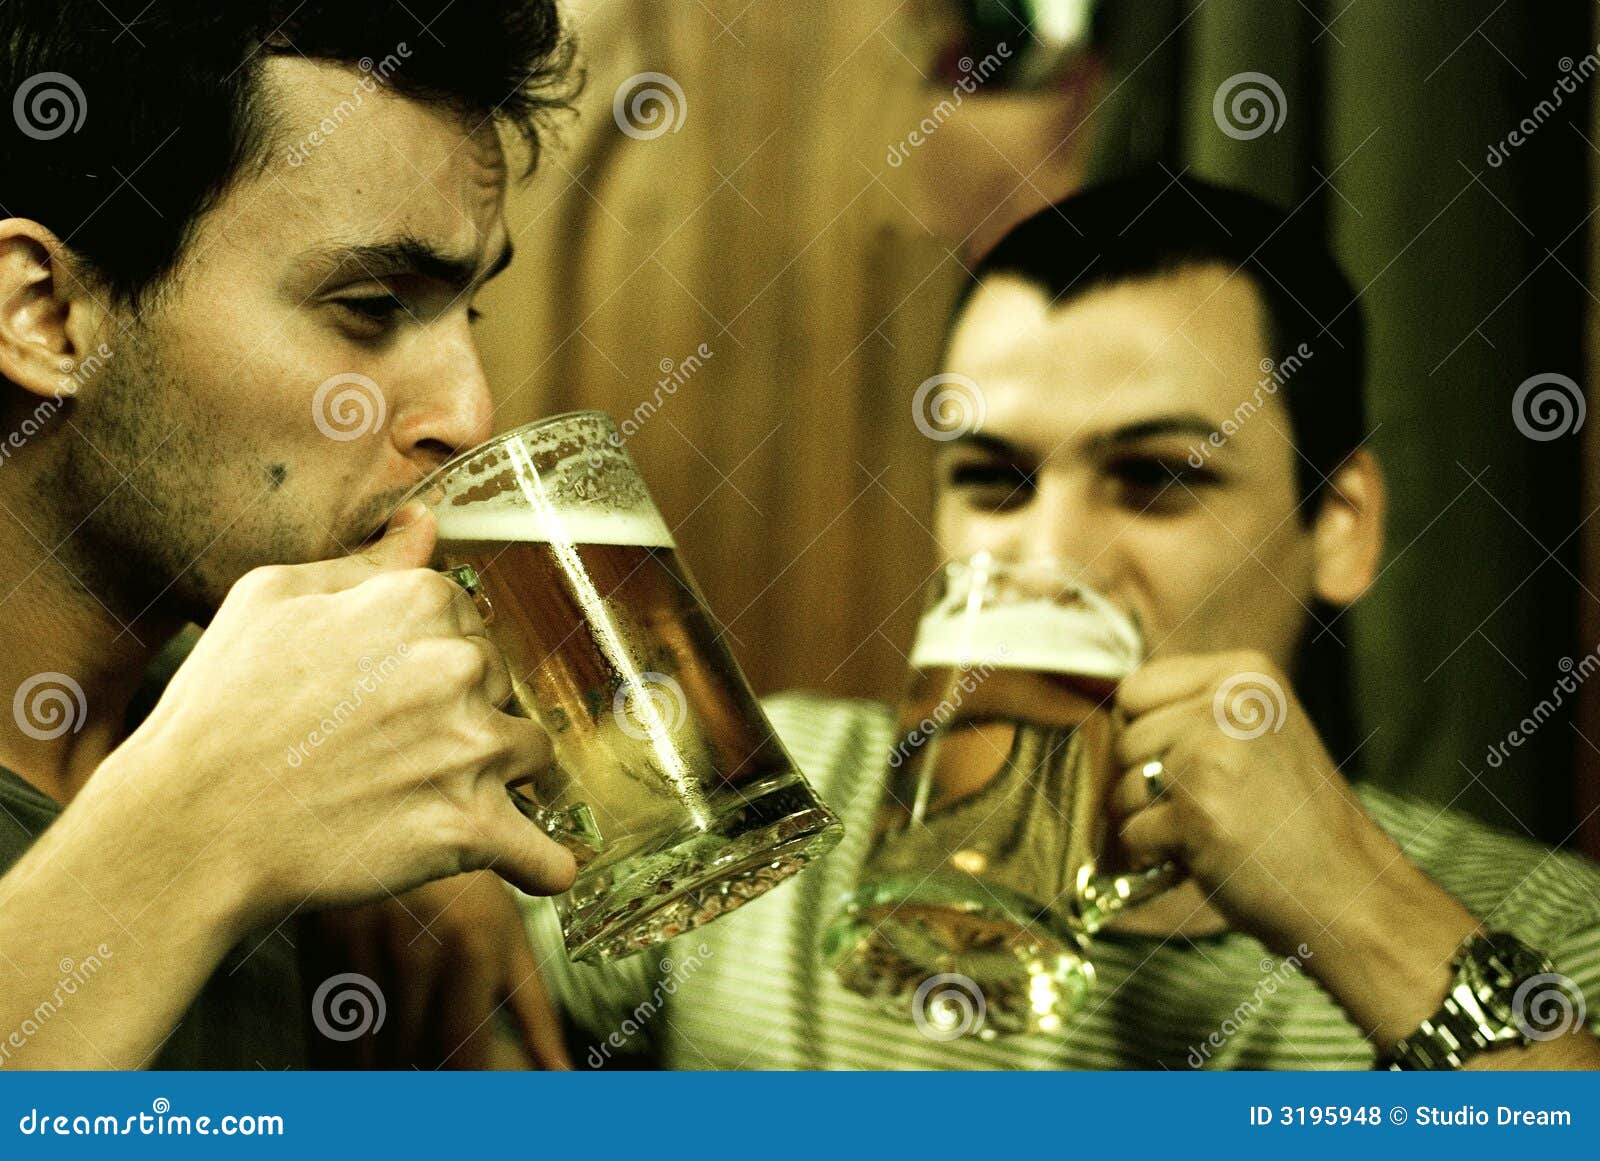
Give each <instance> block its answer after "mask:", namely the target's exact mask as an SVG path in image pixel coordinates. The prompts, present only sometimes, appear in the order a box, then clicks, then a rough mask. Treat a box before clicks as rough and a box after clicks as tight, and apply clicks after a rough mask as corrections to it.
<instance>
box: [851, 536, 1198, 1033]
mask: <svg viewBox="0 0 1600 1161" xmlns="http://www.w3.org/2000/svg"><path fill="white" fill-rule="evenodd" d="M1143 650H1144V646H1143V640H1142V636H1141V634H1140V631H1139V628H1138V625H1137V622H1136V621H1135V620H1134V618H1133V617H1131V616H1130V615H1129V614H1127V613H1125V612H1124V611H1123V610H1122V609H1120V608H1119V607H1117V606H1116V605H1115V604H1113V603H1112V602H1111V601H1110V600H1109V599H1107V598H1106V597H1104V596H1102V595H1101V594H1100V593H1098V592H1096V591H1095V590H1094V589H1093V588H1091V587H1089V586H1088V585H1087V584H1086V583H1084V582H1083V580H1082V579H1081V574H1080V573H1079V572H1077V571H1076V570H1070V569H1066V568H1064V567H1062V566H1061V565H1059V564H1057V563H1053V562H1017V561H1007V560H1001V559H997V558H995V557H993V556H991V555H989V554H979V555H977V556H974V557H972V558H971V559H969V560H964V561H957V562H955V563H952V564H950V565H947V566H946V567H945V568H944V569H943V570H942V572H941V573H940V575H939V577H938V578H937V580H936V581H935V584H934V588H933V592H932V593H931V595H930V600H929V603H928V605H927V609H926V612H925V613H924V615H923V618H922V621H921V623H920V624H919V626H918V630H917V639H916V643H915V645H914V646H913V650H912V656H911V669H912V672H911V677H910V682H909V686H908V689H907V692H906V696H905V698H904V700H903V701H902V703H901V708H900V715H899V718H898V721H897V725H896V743H895V747H894V750H893V751H892V752H891V754H890V755H889V770H888V774H887V780H886V787H885V794H884V798H883V802H882V805H881V807H880V809H879V813H878V819H877V826H876V830H875V832H874V836H873V840H872V845H871V847H870V849H869V853H868V855H867V858H866V862H865V864H864V866H863V869H862V873H861V877H860V880H859V883H860V885H859V887H858V888H857V889H856V890H855V891H854V893H852V894H851V895H850V896H849V897H848V898H847V899H846V900H845V902H844V906H843V910H842V911H841V912H840V914H839V915H838V917H837V918H836V919H835V920H834V922H833V923H832V925H831V926H830V928H829V929H828V932H827V934H826V936H825V939H824V945H825V954H826V956H827V958H828V960H829V962H830V963H831V964H832V966H833V968H834V970H835V971H836V972H837V974H838V976H839V978H840V980H841V982H843V983H844V984H845V986H846V987H849V988H850V989H852V990H854V991H857V992H860V993H862V994H863V995H867V996H870V997H872V998H875V999H877V1000H879V1001H880V1002H881V1003H882V1004H883V1005H884V1006H885V1007H887V1008H889V1009H890V1010H892V1011H899V1012H901V1013H902V1014H910V1015H914V1016H917V1017H919V1018H921V1019H931V1020H932V1021H933V1023H934V1025H935V1026H937V1025H938V1023H939V1015H940V1014H939V1013H937V1012H934V1013H930V1012H921V1011H919V1010H918V1006H919V1005H922V1004H924V1003H925V1002H926V1001H925V999H924V996H925V995H926V993H927V990H928V984H929V983H930V981H933V980H936V979H940V978H941V977H942V978H943V979H945V980H948V979H949V978H950V977H952V976H960V977H964V979H965V980H970V981H971V982H972V983H973V984H975V985H976V986H977V988H978V989H979V990H980V991H981V993H982V996H983V1004H984V1018H983V1022H982V1025H981V1028H982V1031H981V1033H980V1034H981V1035H983V1036H994V1035H1002V1034H1009V1033H1020V1032H1053V1031H1058V1030H1059V1029H1061V1028H1062V1027H1063V1026H1064V1025H1065V1021H1066V1019H1067V1018H1068V1017H1070V1016H1071V1015H1072V1014H1073V1013H1075V1012H1077V1011H1078V1010H1079V1009H1081V1008H1082V1006H1083V1004H1084V1003H1085V1001H1086V999H1087V997H1088V994H1089V991H1090V988H1091V986H1092V985H1093V982H1094V969H1093V967H1092V965H1091V964H1090V961H1089V958H1088V951H1089V937H1090V936H1091V935H1093V934H1094V932H1095V931H1097V930H1098V929H1099V928H1100V927H1101V926H1103V925H1104V924H1105V923H1106V922H1108V921H1109V919H1110V918H1111V916H1113V915H1114V914H1115V913H1116V912H1118V911H1119V910H1121V909H1122V908H1124V907H1126V906H1129V905H1132V904H1134V903H1137V902H1140V901H1142V900H1144V899H1147V898H1149V897H1150V896H1152V895H1154V894H1156V893H1157V892H1159V891H1161V890H1162V889H1164V888H1165V887H1167V886H1168V885H1169V884H1171V883H1172V882H1174V881H1175V880H1176V879H1177V878H1178V872H1177V870H1176V869H1175V868H1174V867H1173V866H1172V865H1171V864H1170V863H1168V864H1163V865H1161V866H1159V867H1152V868H1140V869H1135V868H1132V867H1128V866H1127V865H1126V864H1127V860H1126V858H1125V856H1124V855H1123V854H1122V852H1120V851H1119V850H1117V849H1116V847H1115V844H1114V842H1113V841H1112V839H1111V837H1110V836H1109V835H1108V831H1109V829H1110V827H1109V814H1108V808H1109V795H1110V792H1111V789H1112V787H1113V785H1114V784H1115V782H1116V780H1117V778H1118V777H1119V776H1120V775H1121V773H1122V771H1121V769H1120V767H1119V766H1118V765H1117V763H1116V761H1115V758H1114V756H1113V739H1114V734H1115V731H1116V729H1117V728H1118V724H1117V721H1116V720H1115V712H1114V707H1113V704H1112V695H1113V694H1114V693H1115V691H1116V687H1117V683H1118V682H1119V681H1120V680H1121V679H1122V678H1123V677H1124V676H1126V675H1127V674H1128V673H1129V672H1130V671H1131V670H1132V669H1133V668H1134V667H1135V666H1136V665H1138V664H1139V662H1140V661H1141V660H1142V658H1143ZM1119 867H1120V868H1121V869H1118V868H1119ZM969 999H972V997H969ZM966 1015H967V1014H963V1018H964V1019H965V1018H966Z"/></svg>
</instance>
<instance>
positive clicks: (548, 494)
mask: <svg viewBox="0 0 1600 1161" xmlns="http://www.w3.org/2000/svg"><path fill="white" fill-rule="evenodd" d="M621 444H622V441H621V439H620V438H619V436H618V434H617V429H616V426H615V424H614V423H613V422H612V421H611V419H610V417H608V416H606V415H604V414H601V413H599V412H576V413H572V414H568V415H562V416H556V417H554V418H552V419H547V420H544V421H542V422H539V423H534V424H530V425H528V426H526V427H522V428H518V429H517V430H515V431H512V432H508V433H507V434H505V435H502V436H500V437H498V438H496V439H494V440H491V441H490V442H488V443H486V444H484V445H483V446H481V447H479V448H476V449H474V450H472V451H470V452H467V453H465V454H464V455H462V456H459V457H457V458H456V459H455V460H453V461H451V462H450V463H449V464H446V465H445V466H444V467H443V468H441V469H440V470H439V471H438V472H437V473H435V474H434V475H433V476H432V477H430V478H429V479H428V480H427V481H425V482H424V483H423V484H422V485H421V486H420V487H419V488H418V489H417V491H416V492H415V493H413V494H414V495H416V496H420V497H421V498H422V499H423V500H424V501H425V502H426V503H427V504H428V506H429V507H430V508H431V509H432V511H433V513H434V515H435V517H436V519H437V521H438V529H439V546H438V551H437V563H438V564H439V566H440V567H442V568H443V569H445V570H446V572H447V574H448V575H450V576H451V577H452V578H453V579H455V580H456V581H457V583H459V584H461V585H462V586H463V587H465V588H466V589H467V590H468V591H469V592H471V593H472V594H473V596H474V598H475V599H476V600H477V602H478V605H479V608H480V610H481V611H482V612H483V615H484V620H485V623H486V624H487V627H488V632H489V636H490V638H491V639H492V640H493V642H494V644H495V645H496V647H497V648H498V649H499V650H500V651H501V653H503V654H504V655H505V659H506V662H507V665H508V667H509V669H510V672H511V677H512V685H513V690H514V693H513V697H514V699H515V701H516V707H514V708H512V707H508V708H509V709H510V710H511V712H521V713H523V714H525V715H526V716H528V717H530V718H532V719H534V720H536V721H538V722H540V723H541V724H542V725H543V726H544V727H545V728H546V729H547V730H548V731H549V733H550V737H551V740H552V742H553V744H554V750H555V759H556V760H555V764H554V765H553V766H551V767H550V768H549V769H547V770H539V771H532V772H530V773H529V774H528V776H527V777H526V778H524V779H522V780H520V781H519V782H518V783H516V784H514V787H513V790H512V797H513V799H514V800H515V801H516V803H517V805H518V806H519V807H520V808H521V809H522V811H523V813H524V814H526V815H527V816H528V817H529V818H531V819H533V820H534V821H535V822H536V823H538V824H539V825H540V826H542V827H543V828H544V829H545V830H546V831H547V832H549V833H550V834H551V835H552V836H553V837H555V838H556V839H557V840H558V841H560V842H562V843H563V844H564V845H566V846H567V847H568V849H570V850H571V851H572V852H573V853H574V855H576V857H577V859H578V867H579V870H578V878H577V881H576V882H575V883H574V884H573V886H572V889H571V890H569V891H568V892H567V893H566V894H564V895H562V896H561V897H560V898H559V899H558V900H557V901H556V902H557V911H558V913H559V915H560V918H561V928H562V935H563V937H564V939H565V941H566V946H567V951H568V954H569V955H570V956H571V957H572V958H573V959H575V960H586V959H604V958H613V957H617V956H623V955H629V954H632V953H633V952H636V951H640V950H642V949H644V948H646V947H649V946H650V945H652V944H654V943H657V942H659V941H661V940H664V939H668V938H671V937H672V936H674V935H678V934H680V933H681V932H683V931H687V930H689V929H690V928H692V927H695V926H697V925H699V924H702V923H706V922H708V921H710V920H712V919H715V918H716V917H717V916H719V915H722V914H724V913H726V912H728V911H731V910H732V909H733V908H735V907H737V906H739V905H740V904H741V903H743V902H745V901H747V900H749V899H753V898H755V897H756V896H757V895H760V894H762V893H763V892H765V891H767V890H769V889H770V888H771V887H773V886H775V885H776V884H777V883H779V882H780V881H782V880H783V879H785V878H787V877H788V876H790V875H792V874H794V873H795V872H796V871H798V870H799V869H800V868H801V867H803V866H804V865H805V864H806V863H807V862H808V861H809V860H811V859H813V858H815V857H817V856H818V855H820V854H822V853H823V852H825V851H827V850H828V849H829V848H831V847H832V846H833V845H834V844H835V843H836V842H837V841H838V839H839V837H840V834H841V833H842V832H841V827H840V825H839V823H838V821H837V820H836V819H835V818H834V816H833V814H832V812H831V811H829V809H828V808H827V806H826V805H824V804H823V803H822V802H821V801H820V800H819V799H818V798H817V797H816V795H815V794H814V793H813V792H812V790H811V787H810V786H809V785H808V784H807V783H806V780H805V779H804V777H802V776H801V774H800V771H799V770H798V769H797V768H796V767H795V765H794V763H793V761H792V760H791V759H790V757H789V755H788V754H787V753H786V752H785V751H784V749H783V746H782V745H781V744H780V743H779V741H778V740H777V738H776V736H775V735H774V734H773V732H772V727H771V725H770V723H769V722H768V721H767V718H766V715H765V714H763V713H762V711H761V707H760V705H759V704H758V703H757V701H756V699H755V696H754V694H753V693H752V692H751V690H750V687H749V685H748V683H747V682H746V681H745V679H744V676H743V674H742V673H740V671H739V668H738V666H737V665H736V664H735V663H734V661H733V658H732V657H731V656H730V655H729V653H728V650H727V647H726V646H725V645H724V644H723V642H722V639H721V634H720V633H719V632H718V630H717V627H716V625H715V623H714V622H713V620H712V618H711V616H710V614H709V613H708V612H707V610H706V607H705V604H704V602H703V601H702V599H701V596H700V593H699V590H698V589H697V588H696V586H695V584H694V581H693V580H692V579H691V578H690V576H689V573H688V571H687V569H686V568H685V567H684V565H683V563H682V562H681V561H680V560H679V559H678V556H677V551H676V547H675V545H674V544H673V540H672V536H671V534H670V533H669V531H668V530H667V527H666V525H665V524H664V523H663V522H662V519H661V515H660V513H659V512H658V511H657V510H656V507H655V504H654V503H653V502H652V500H651V499H650V495H649V493H648V492H647V491H646V490H645V486H644V482H643V481H642V480H641V479H640V478H639V474H638V471H637V470H636V469H635V468H634V466H633V462H632V461H631V460H630V459H629V457H628V455H627V453H626V452H625V451H624V450H623V449H622V446H621Z"/></svg>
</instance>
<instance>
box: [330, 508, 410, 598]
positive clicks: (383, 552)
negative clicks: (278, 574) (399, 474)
mask: <svg viewBox="0 0 1600 1161" xmlns="http://www.w3.org/2000/svg"><path fill="white" fill-rule="evenodd" d="M437 539H438V526H437V524H436V523H435V521H434V518H433V513H432V512H430V511H429V510H428V509H427V507H426V506H425V505H424V504H422V503H421V502H420V501H417V500H413V501H411V503H409V504H405V505H402V506H401V507H400V509H399V510H398V511H396V512H395V514H394V515H393V516H391V517H390V518H389V523H388V525H387V526H386V527H385V528H384V530H383V536H382V537H381V538H380V539H379V540H377V541H376V542H375V543H373V544H370V545H368V546H367V547H365V548H363V549H360V550H359V551H356V552H353V553H351V554H350V555H349V556H339V557H335V558H334V559H332V560H323V561H318V562H317V563H315V564H309V565H306V566H304V567H305V568H306V569H307V571H308V572H309V573H310V575H311V577H312V582H313V584H314V585H315V586H316V587H317V588H319V589H321V590H322V591H324V592H338V591H340V590H342V589H349V588H354V587H355V586H356V585H358V584H360V583H361V582H362V581H364V580H367V579H368V578H370V577H374V576H377V575H378V574H379V573H385V572H403V571H405V570H406V569H411V568H426V567H427V566H428V563H429V562H430V561H431V560H432V559H433V546H434V542H435V541H436V540H437Z"/></svg>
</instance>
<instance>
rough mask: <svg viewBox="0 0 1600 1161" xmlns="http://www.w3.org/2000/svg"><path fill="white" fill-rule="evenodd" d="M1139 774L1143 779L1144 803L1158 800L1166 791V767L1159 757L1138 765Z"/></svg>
mask: <svg viewBox="0 0 1600 1161" xmlns="http://www.w3.org/2000/svg"><path fill="white" fill-rule="evenodd" d="M1139 775H1140V777H1142V778H1143V779H1144V789H1145V795H1146V803H1147V804H1150V803H1155V802H1158V801H1160V799H1161V796H1162V795H1163V794H1165V793H1166V792H1167V777H1166V775H1167V767H1166V765H1165V764H1164V763H1163V762H1162V761H1161V759H1160V758H1151V759H1150V760H1149V761H1148V762H1146V763H1145V764H1144V765H1143V766H1141V767H1139Z"/></svg>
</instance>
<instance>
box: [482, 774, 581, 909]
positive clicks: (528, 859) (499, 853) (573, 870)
mask: <svg viewBox="0 0 1600 1161" xmlns="http://www.w3.org/2000/svg"><path fill="white" fill-rule="evenodd" d="M487 837H488V839H489V842H490V843H491V845H492V847H493V849H494V852H495V855H494V860H493V861H492V862H491V863H490V864H489V865H488V869H489V870H492V871H494V872H495V874H497V875H499V876H500V877H501V878H502V879H504V880H505V881H506V882H508V883H510V884H511V885H512V886H513V887H516V888H517V889H518V890H520V891H522V892H523V893H524V894H527V895H559V894H561V892H563V891H565V890H566V889H567V888H568V887H570V886H572V882H573V880H574V879H575V878H577V875H578V861H577V859H575V858H573V855H572V852H571V851H569V850H567V848H566V847H564V846H562V845H561V844H560V843H558V842H556V841H555V839H553V838H551V837H550V836H549V835H547V834H545V833H544V832H543V831H541V830H540V829H539V828H538V827H537V826H535V825H534V824H533V823H532V822H530V821H529V820H528V818H527V817H526V816H525V815H524V814H523V813H522V812H521V811H520V810H518V809H517V808H516V807H515V806H513V805H512V803H511V799H510V797H509V796H506V797H505V807H504V808H503V809H496V810H495V811H493V814H492V819H491V821H490V833H489V834H488V836H487Z"/></svg>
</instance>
